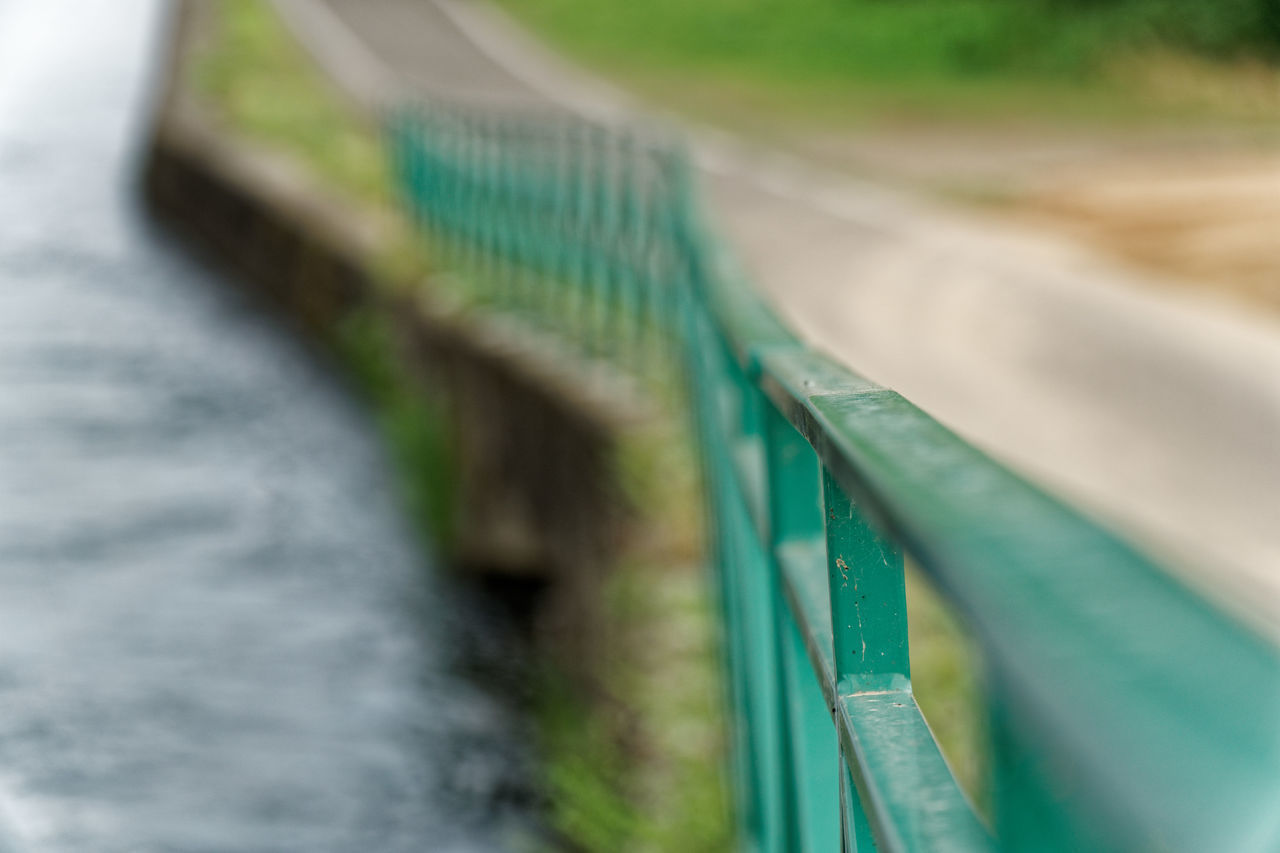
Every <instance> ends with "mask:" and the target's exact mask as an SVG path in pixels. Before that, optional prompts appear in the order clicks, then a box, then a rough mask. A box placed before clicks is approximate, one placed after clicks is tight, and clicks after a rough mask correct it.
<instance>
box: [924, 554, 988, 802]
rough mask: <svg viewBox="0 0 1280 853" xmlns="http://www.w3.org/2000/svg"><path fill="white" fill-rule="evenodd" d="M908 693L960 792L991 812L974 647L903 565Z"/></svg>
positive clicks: (931, 591) (949, 613)
mask: <svg viewBox="0 0 1280 853" xmlns="http://www.w3.org/2000/svg"><path fill="white" fill-rule="evenodd" d="M907 633H908V635H909V637H908V639H909V642H910V646H911V690H912V692H913V693H914V694H915V697H916V703H917V704H918V705H919V706H920V712H921V713H922V714H924V717H925V720H926V721H927V722H928V723H929V728H930V729H931V730H932V731H933V736H934V738H935V739H936V740H937V741H938V746H939V747H940V748H941V749H942V754H943V756H944V757H945V758H946V759H947V764H949V765H950V766H951V770H952V772H953V773H955V776H956V780H957V781H958V782H959V783H960V787H961V788H962V789H963V790H964V792H965V794H967V795H968V797H969V799H970V801H971V802H973V804H974V805H975V806H976V807H977V809H978V811H979V812H981V813H982V814H984V815H989V810H990V807H991V789H990V776H989V771H990V767H989V766H988V763H987V756H988V754H989V744H988V742H987V729H986V722H985V721H986V714H987V708H986V703H985V700H984V696H983V692H982V681H981V675H982V667H981V658H980V657H979V654H978V650H977V646H976V645H975V644H974V641H973V639H972V637H970V636H969V635H968V634H967V633H966V631H965V630H964V627H963V626H962V624H961V623H960V621H959V620H958V619H957V618H956V616H955V614H954V613H953V612H952V609H951V607H950V606H949V605H948V604H947V603H946V601H945V600H944V599H943V598H942V596H941V595H940V594H939V593H938V592H937V590H935V589H934V588H933V586H932V585H931V584H930V583H929V582H928V580H927V579H926V578H925V577H924V576H923V575H922V574H921V573H920V571H919V570H918V569H917V568H915V567H914V566H913V565H912V564H911V560H910V559H909V558H908V560H907Z"/></svg>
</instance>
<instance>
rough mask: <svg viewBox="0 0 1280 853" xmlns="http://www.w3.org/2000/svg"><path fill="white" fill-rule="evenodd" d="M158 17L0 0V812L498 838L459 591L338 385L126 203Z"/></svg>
mask: <svg viewBox="0 0 1280 853" xmlns="http://www.w3.org/2000/svg"><path fill="white" fill-rule="evenodd" d="M162 17H163V8H162V7H161V6H160V5H159V4H157V3H154V2H140V1H139V0H128V2H121V1H120V0H98V2H88V1H87V0H82V2H50V0H29V2H15V0H0V823H3V824H4V826H5V832H6V833H7V835H8V836H9V838H8V841H9V843H11V844H12V846H13V847H14V848H15V849H25V850H33V851H99V853H114V851H153V850H154V851H161V850H163V851H214V850H252V851H275V850H280V851H284V850H291V851H292V850H297V851H311V852H312V853H316V852H317V851H397V850H404V851H410V850H412V851H422V850H446V851H447V850H483V849H493V848H495V847H501V846H504V845H506V844H507V843H509V842H510V839H511V837H512V833H513V832H514V828H515V827H517V826H519V825H521V823H522V818H521V817H520V815H521V813H522V807H521V805H520V800H521V798H522V797H523V796H524V793H523V791H524V787H523V784H522V782H521V776H520V773H519V772H518V768H519V767H520V766H521V762H522V761H523V755H522V754H521V752H520V751H519V749H518V748H516V747H515V746H514V744H516V743H518V742H520V741H521V740H522V731H521V726H522V724H521V721H520V719H519V715H518V714H516V713H515V712H514V711H513V709H512V707H511V706H510V705H509V704H508V703H507V702H505V701H503V700H500V699H499V698H498V694H497V692H496V691H495V690H494V689H492V688H489V689H486V688H482V687H479V686H477V685H476V684H475V683H474V682H473V681H472V680H470V679H468V678H467V677H464V676H463V675H460V674H459V668H460V666H459V660H458V657H459V652H458V651H457V650H458V649H459V648H472V647H474V646H475V642H476V641H477V640H478V639H483V638H484V637H486V636H487V633H488V632H487V629H485V630H479V629H477V628H476V627H475V626H476V624H477V621H478V620H479V619H480V618H481V617H480V616H478V615H477V609H478V607H479V605H478V604H477V603H476V602H475V601H474V600H473V599H471V598H468V597H464V596H461V594H460V593H458V592H457V591H456V590H453V589H450V588H447V585H446V584H445V583H444V582H443V581H442V580H441V579H439V578H434V577H433V576H432V574H431V573H430V572H429V571H428V566H427V565H426V560H425V558H424V555H423V554H422V552H421V549H420V547H419V543H418V540H417V539H416V538H415V536H414V535H413V533H412V532H411V531H410V530H409V529H408V526H407V524H406V522H405V521H404V520H403V518H402V516H401V514H400V512H399V510H398V506H397V503H396V499H395V489H394V478H393V475H392V473H391V472H390V470H389V466H388V464H387V460H386V459H385V458H384V455H383V452H382V450H381V449H380V447H379V445H378V443H377V441H376V438H375V434H374V430H373V428H372V425H371V423H370V419H369V417H368V415H367V414H366V413H365V412H364V411H362V410H361V408H360V407H359V406H358V405H357V404H355V403H354V402H353V401H352V399H351V398H350V396H349V395H348V393H347V392H346V391H345V390H344V388H343V387H342V386H340V385H339V384H337V383H335V381H334V380H333V379H332V377H331V375H330V371H328V370H327V369H326V368H325V366H324V365H322V364H320V363H319V362H318V360H317V359H316V358H315V357H314V354H312V353H310V352H308V351H307V350H306V349H305V348H304V347H302V346H301V345H300V344H298V343H297V342H296V341H294V340H292V339H291V338H290V337H289V336H288V335H287V334H284V333H283V332H282V331H281V329H280V327H279V324H278V323H276V322H275V321H274V320H273V318H271V317H270V316H267V315H264V314H263V312H262V311H261V310H260V309H259V307H258V306H257V305H256V303H255V302H254V301H253V300H252V299H251V298H250V297H249V296H247V295H246V294H244V293H242V292H241V291H238V290H237V289H236V288H234V287H230V286H227V283H226V282H223V281H219V280H218V277H217V275H216V274H213V273H210V272H208V271H206V270H204V269H202V268H201V267H200V266H198V265H197V264H195V263H194V262H193V261H192V260H191V259H189V258H188V257H186V256H185V255H184V254H183V252H182V251H181V250H180V249H178V248H176V247H174V246H172V245H169V244H168V243H167V242H166V241H165V240H164V239H163V237H162V236H160V235H158V234H156V233H155V232H154V229H153V228H152V227H151V226H149V225H148V224H147V223H146V222H145V220H144V219H143V217H142V216H141V215H140V213H139V211H138V210H137V209H136V202H135V201H134V200H133V197H134V186H133V183H134V177H135V167H136V157H137V150H136V149H137V146H138V145H139V144H140V141H141V138H142V128H143V125H144V121H145V108H146V100H147V97H148V92H147V88H148V86H149V77H150V75H151V73H152V71H153V65H154V59H155V55H156V50H155V44H154V42H155V39H156V37H157V33H158V32H160V26H161V23H162V22H161V18H162ZM496 653H498V654H500V653H501V649H497V650H496Z"/></svg>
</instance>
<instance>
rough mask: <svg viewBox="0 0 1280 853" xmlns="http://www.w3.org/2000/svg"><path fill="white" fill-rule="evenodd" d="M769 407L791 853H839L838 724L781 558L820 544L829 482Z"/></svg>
mask: <svg viewBox="0 0 1280 853" xmlns="http://www.w3.org/2000/svg"><path fill="white" fill-rule="evenodd" d="M763 406H764V409H765V415H764V419H765V430H764V439H765V460H766V472H767V480H766V482H767V484H768V485H767V491H768V499H769V531H768V540H769V556H770V562H771V569H772V572H771V575H772V578H771V580H772V583H773V589H774V598H775V601H776V604H775V622H776V628H775V631H776V635H777V642H778V646H779V649H778V659H779V662H780V664H781V666H782V676H783V680H782V687H783V690H782V697H781V698H782V714H781V716H782V720H783V725H784V731H783V737H784V744H785V755H786V758H787V765H786V768H785V769H786V771H787V774H788V780H787V784H786V794H787V798H788V802H787V811H788V836H789V837H788V848H787V849H788V850H792V851H796V853H819V851H822V853H826V851H832V850H834V849H835V848H836V845H837V844H839V839H840V789H839V777H838V776H837V770H838V766H837V764H836V762H835V761H834V760H833V756H835V755H836V754H837V740H836V732H835V725H834V723H833V722H832V719H831V711H830V709H829V708H828V707H827V703H826V699H825V698H824V697H823V695H822V689H821V687H820V686H819V684H818V681H817V680H816V679H815V678H814V675H813V668H812V665H811V664H810V662H809V657H808V654H807V652H806V650H805V646H804V640H803V638H802V637H801V633H800V627H799V625H798V624H797V623H796V620H795V617H794V616H793V615H792V613H791V612H790V610H789V608H788V607H787V604H786V601H785V600H784V596H783V594H782V573H783V567H782V561H781V556H780V552H781V551H782V549H784V548H787V547H800V548H804V547H805V546H806V545H808V546H812V545H814V544H816V543H819V542H821V540H822V533H823V522H822V509H823V508H822V478H821V476H820V475H819V464H818V458H817V456H816V455H815V454H814V452H813V448H811V447H810V446H809V444H808V442H806V441H805V440H804V438H803V436H801V435H800V433H799V432H797V431H796V429H795V427H793V426H792V425H791V424H790V423H789V422H788V421H787V419H786V418H785V417H783V415H782V413H781V412H779V411H778V410H777V409H776V408H774V406H773V405H772V404H771V403H770V402H768V401H765V402H764V404H763ZM815 553H816V552H815ZM814 568H815V569H818V567H817V566H814Z"/></svg>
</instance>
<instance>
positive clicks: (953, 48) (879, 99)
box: [501, 0, 1280, 117]
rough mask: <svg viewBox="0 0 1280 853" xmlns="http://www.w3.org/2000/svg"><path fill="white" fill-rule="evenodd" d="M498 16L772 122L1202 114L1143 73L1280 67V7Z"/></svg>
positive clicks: (838, 8) (779, 8) (875, 2)
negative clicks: (787, 118)
mask: <svg viewBox="0 0 1280 853" xmlns="http://www.w3.org/2000/svg"><path fill="white" fill-rule="evenodd" d="M501 3H502V5H504V6H505V7H506V8H507V9H508V10H509V11H511V12H512V13H513V14H515V15H516V16H517V17H518V18H520V19H522V20H523V21H524V22H526V23H527V24H529V25H530V26H531V27H533V28H534V29H535V30H536V31H538V32H539V33H541V34H542V35H544V36H545V37H546V38H547V39H549V40H550V41H551V42H552V43H554V44H556V45H558V46H560V47H562V48H564V49H565V50H567V51H568V52H570V53H572V54H573V55H575V56H577V57H579V58H580V59H582V60H584V61H586V62H588V63H590V64H592V65H595V66H596V67H599V68H601V69H603V70H605V71H608V72H612V73H614V74H617V75H621V76H622V77H624V78H625V79H628V80H629V81H631V82H634V83H636V84H638V85H640V86H641V87H643V88H646V89H649V90H651V91H654V92H658V93H661V94H664V95H669V96H671V97H672V98H674V99H675V100H677V101H679V100H681V99H690V98H692V99H694V100H695V101H698V100H702V101H706V100H709V99H712V97H713V93H714V97H719V98H728V99H730V100H736V101H738V102H740V105H741V106H742V108H752V107H758V106H761V105H763V106H766V107H768V108H769V109H770V110H775V111H781V112H785V111H787V110H792V111H796V112H804V113H815V112H817V113H819V114H833V115H834V114H843V115H852V116H866V115H873V114H881V113H884V112H886V111H890V112H908V113H910V112H913V111H922V112H926V113H930V114H934V113H944V114H964V115H969V114H973V113H979V114H1001V113H1005V114H1007V113H1018V114H1026V113H1033V114H1038V115H1053V116H1061V115H1062V114H1063V113H1075V114H1083V115H1095V116H1096V115H1098V114H1108V115H1110V116H1112V117H1118V116H1121V115H1124V116H1131V115H1132V114H1133V113H1134V111H1135V110H1138V111H1139V112H1142V111H1151V112H1164V111H1167V110H1169V109H1171V108H1172V109H1175V110H1177V109H1180V108H1182V109H1185V108H1194V107H1197V106H1198V107H1201V108H1203V107H1205V106H1206V105H1205V104H1203V103H1199V104H1197V103H1195V101H1196V97H1195V96H1194V95H1195V93H1192V92H1184V93H1183V94H1184V95H1186V97H1185V98H1183V99H1182V100H1183V101H1184V102H1183V103H1178V101H1179V98H1178V97H1177V93H1172V95H1173V96H1172V97H1161V98H1153V97H1151V95H1152V92H1151V91H1150V89H1151V86H1152V85H1158V84H1159V82H1160V81H1158V80H1157V81H1151V80H1148V79H1147V77H1148V76H1149V75H1150V72H1151V69H1152V68H1153V67H1158V68H1166V67H1170V66H1172V67H1174V68H1176V69H1178V70H1184V71H1185V70H1186V69H1189V68H1190V69H1193V70H1196V69H1198V70H1199V72H1201V73H1211V72H1212V73H1224V74H1227V75H1228V76H1231V75H1233V74H1234V73H1235V72H1234V71H1233V70H1232V69H1236V70H1238V71H1239V73H1241V74H1244V75H1249V74H1253V73H1255V72H1256V71H1257V69H1258V68H1259V67H1263V66H1265V65H1266V63H1267V62H1269V61H1270V60H1274V59H1275V58H1276V57H1277V56H1278V55H1280V0H1223V2H1216V3H1214V2H1202V0H1081V2H1068V1H1067V0H895V2H882V0H702V2H696V3H690V2H684V0H647V2H644V3H626V2H621V0H501ZM1148 59H1149V60H1150V61H1147V60H1148ZM1206 69H1208V70H1206ZM1167 77H1169V74H1163V75H1162V78H1167ZM1166 82H1167V80H1166ZM1166 94H1170V93H1166ZM700 95H701V98H700V97H699V96H700ZM1219 106H1222V105H1219Z"/></svg>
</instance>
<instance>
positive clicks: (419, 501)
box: [336, 309, 458, 553]
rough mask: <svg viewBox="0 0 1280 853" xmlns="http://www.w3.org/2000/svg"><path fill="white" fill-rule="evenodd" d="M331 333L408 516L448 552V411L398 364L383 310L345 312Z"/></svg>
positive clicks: (454, 484)
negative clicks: (368, 407)
mask: <svg viewBox="0 0 1280 853" xmlns="http://www.w3.org/2000/svg"><path fill="white" fill-rule="evenodd" d="M336 338H337V340H336V343H337V347H338V351H339V353H340V354H341V355H342V357H343V361H344V363H345V364H346V367H347V370H348V372H349V373H350V374H351V375H352V377H353V378H354V379H355V380H356V382H357V384H358V385H359V386H360V389H361V390H362V391H363V392H364V394H365V396H366V397H367V398H368V399H369V401H370V402H371V403H372V404H373V410H374V412H375V413H376V415H377V418H378V425H379V427H380V428H381V430H382V434H383V438H384V440H385V441H386V443H387V446H388V447H389V448H390V449H391V452H392V454H393V457H394V461H395V463H396V470H397V471H398V472H399V473H400V483H401V489H402V490H403V492H404V500H405V504H406V505H407V507H408V510H409V512H410V515H411V516H412V517H413V519H414V520H415V521H417V522H418V526H419V528H420V529H422V530H423V531H430V532H431V536H432V539H433V540H434V542H435V544H437V545H439V546H441V548H442V549H443V550H444V551H445V552H446V553H448V551H449V546H450V545H451V544H452V540H451V537H452V536H453V535H454V532H455V531H456V530H457V525H456V512H457V503H456V499H455V498H456V495H457V493H458V470H457V464H456V460H457V453H456V436H455V435H454V433H453V430H452V428H451V427H452V419H451V418H450V417H449V413H448V412H447V411H445V410H444V408H443V406H442V405H441V403H440V402H439V401H438V400H437V399H435V398H432V397H429V396H428V395H427V394H426V393H425V392H424V391H423V390H422V388H421V387H419V385H418V383H417V382H416V381H415V380H414V378H413V377H412V376H410V375H409V373H408V371H407V370H405V369H404V368H403V367H402V361H401V359H400V357H399V355H398V354H397V353H396V350H395V340H394V337H393V331H392V329H390V328H388V318H387V317H386V316H385V315H384V314H380V313H378V312H376V311H374V310H372V309H369V310H365V311H363V312H361V313H358V314H356V315H354V316H351V317H348V318H347V319H346V320H344V321H343V323H342V324H341V326H340V328H339V329H338V333H337V336H336Z"/></svg>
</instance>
